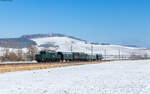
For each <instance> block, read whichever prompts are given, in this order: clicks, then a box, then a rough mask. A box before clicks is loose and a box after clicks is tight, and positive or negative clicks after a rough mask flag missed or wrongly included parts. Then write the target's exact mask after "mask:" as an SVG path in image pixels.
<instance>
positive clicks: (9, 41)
mask: <svg viewBox="0 0 150 94" xmlns="http://www.w3.org/2000/svg"><path fill="white" fill-rule="evenodd" d="M44 37H69V38H72V39H76V40H80V41H84V42H86V41H85V40H82V39H80V38H76V37H73V36H67V35H64V34H58V33H52V34H31V35H23V36H21V37H19V38H0V47H9V48H27V47H29V46H31V45H37V43H36V42H34V41H33V40H31V39H34V38H44ZM50 46H53V45H52V44H43V45H41V47H50Z"/></svg>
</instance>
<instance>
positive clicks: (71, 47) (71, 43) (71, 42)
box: [70, 41, 73, 52]
mask: <svg viewBox="0 0 150 94" xmlns="http://www.w3.org/2000/svg"><path fill="white" fill-rule="evenodd" d="M72 45H73V41H71V47H70V50H71V52H72V50H73V49H72V48H73V47H72Z"/></svg>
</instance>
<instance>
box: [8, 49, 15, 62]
mask: <svg viewBox="0 0 150 94" xmlns="http://www.w3.org/2000/svg"><path fill="white" fill-rule="evenodd" d="M8 60H10V61H17V55H16V53H15V52H13V51H12V52H10V53H9V58H8Z"/></svg>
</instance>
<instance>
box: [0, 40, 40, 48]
mask: <svg viewBox="0 0 150 94" xmlns="http://www.w3.org/2000/svg"><path fill="white" fill-rule="evenodd" d="M31 45H37V44H36V42H34V41H32V40H30V39H27V38H1V39H0V47H8V48H27V47H29V46H31Z"/></svg>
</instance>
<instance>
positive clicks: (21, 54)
mask: <svg viewBox="0 0 150 94" xmlns="http://www.w3.org/2000/svg"><path fill="white" fill-rule="evenodd" d="M23 60H24V57H23V51H22V49H18V50H17V61H23Z"/></svg>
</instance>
